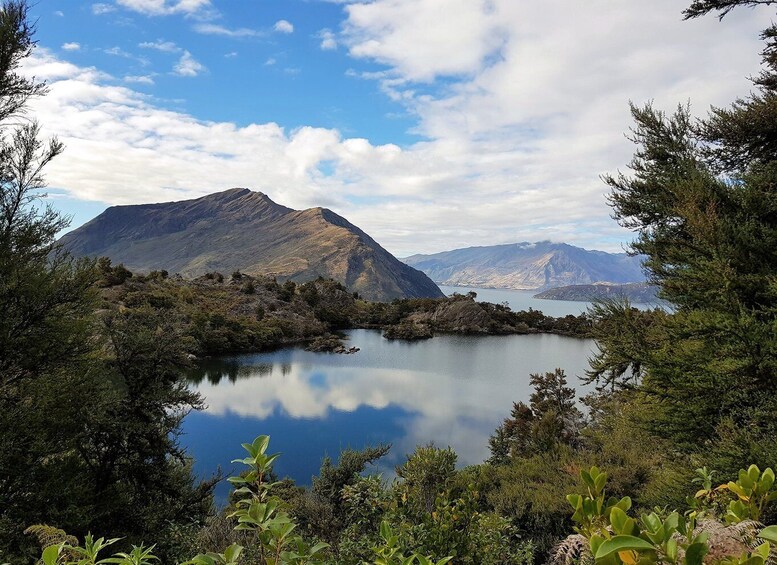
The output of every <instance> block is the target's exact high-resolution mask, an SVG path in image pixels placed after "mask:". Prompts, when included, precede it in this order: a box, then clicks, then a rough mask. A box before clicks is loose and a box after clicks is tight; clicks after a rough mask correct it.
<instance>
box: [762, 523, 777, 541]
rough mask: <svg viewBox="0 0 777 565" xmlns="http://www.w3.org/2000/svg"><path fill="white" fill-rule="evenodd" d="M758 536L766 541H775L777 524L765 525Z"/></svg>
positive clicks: (776, 538)
mask: <svg viewBox="0 0 777 565" xmlns="http://www.w3.org/2000/svg"><path fill="white" fill-rule="evenodd" d="M758 537H759V538H761V539H764V540H766V541H770V542H773V543H777V526H767V527H765V528H764V529H763V530H761V531H760V532H758Z"/></svg>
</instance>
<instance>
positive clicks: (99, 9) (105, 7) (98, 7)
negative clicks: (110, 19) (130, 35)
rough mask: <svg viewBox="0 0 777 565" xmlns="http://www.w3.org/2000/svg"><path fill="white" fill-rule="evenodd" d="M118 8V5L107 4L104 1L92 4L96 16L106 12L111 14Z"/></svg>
mask: <svg viewBox="0 0 777 565" xmlns="http://www.w3.org/2000/svg"><path fill="white" fill-rule="evenodd" d="M115 10H116V6H114V5H113V4H106V3H104V2H97V3H96V4H92V13H93V14H94V15H95V16H102V15H104V14H109V13H111V12H113V11H115Z"/></svg>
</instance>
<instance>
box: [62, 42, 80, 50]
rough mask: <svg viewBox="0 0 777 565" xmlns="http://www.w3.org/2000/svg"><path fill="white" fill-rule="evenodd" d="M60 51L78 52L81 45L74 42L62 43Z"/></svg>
mask: <svg viewBox="0 0 777 565" xmlns="http://www.w3.org/2000/svg"><path fill="white" fill-rule="evenodd" d="M62 49H64V50H65V51H78V50H79V49H81V44H80V43H76V42H75V41H71V42H68V43H63V44H62Z"/></svg>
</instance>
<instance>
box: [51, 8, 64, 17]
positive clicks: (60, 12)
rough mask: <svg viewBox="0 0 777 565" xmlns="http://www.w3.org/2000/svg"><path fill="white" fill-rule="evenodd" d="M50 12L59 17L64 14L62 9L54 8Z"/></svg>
mask: <svg viewBox="0 0 777 565" xmlns="http://www.w3.org/2000/svg"><path fill="white" fill-rule="evenodd" d="M52 14H54V15H55V16H57V17H60V18H62V17H64V16H65V12H63V11H62V10H55V11H53V12H52Z"/></svg>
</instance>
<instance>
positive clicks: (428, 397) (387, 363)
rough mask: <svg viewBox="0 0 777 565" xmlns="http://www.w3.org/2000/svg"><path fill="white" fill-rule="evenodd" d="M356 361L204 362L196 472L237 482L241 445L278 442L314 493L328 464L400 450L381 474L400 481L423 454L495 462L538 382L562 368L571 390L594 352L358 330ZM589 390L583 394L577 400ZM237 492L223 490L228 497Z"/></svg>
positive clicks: (556, 339)
mask: <svg viewBox="0 0 777 565" xmlns="http://www.w3.org/2000/svg"><path fill="white" fill-rule="evenodd" d="M348 337H349V339H348V344H349V345H354V346H357V347H359V348H361V351H359V352H358V353H356V354H353V355H338V354H333V353H311V352H307V351H304V350H303V349H301V348H290V349H283V350H279V351H274V352H270V353H262V354H252V355H239V356H234V357H227V358H219V359H211V360H205V361H203V363H202V364H201V365H200V367H199V368H198V369H197V370H194V371H193V372H192V374H191V378H192V383H193V384H192V386H193V387H195V388H196V389H197V390H199V391H200V392H201V393H202V395H203V396H204V398H205V401H206V403H207V409H206V410H204V411H202V412H193V413H191V414H189V415H188V416H187V417H186V419H185V421H184V423H183V432H184V433H183V435H182V437H181V443H182V444H183V445H184V446H185V447H187V449H188V451H189V453H190V454H191V455H193V456H194V458H195V472H196V473H197V474H198V475H200V476H204V477H207V476H210V475H211V474H212V473H214V472H215V471H216V469H217V468H218V467H221V469H222V470H223V471H224V472H225V473H226V474H227V475H229V474H230V473H232V472H233V471H235V470H239V468H240V467H239V466H236V465H232V464H230V460H231V459H234V458H237V457H242V456H243V452H242V448H241V447H240V443H242V442H248V441H251V440H253V438H254V437H255V436H257V435H259V434H269V435H270V436H272V439H271V451H273V452H281V453H282V454H283V455H282V456H281V457H280V458H279V459H278V460H277V462H276V465H275V467H276V470H277V472H278V473H279V475H280V476H289V477H291V478H293V479H295V480H296V481H297V483H299V484H302V485H309V484H310V480H311V477H312V476H313V475H316V474H317V473H318V469H319V467H320V464H321V459H322V457H324V456H325V455H330V456H332V457H333V458H336V457H337V455H338V453H339V452H340V450H341V449H344V448H348V447H350V448H356V449H358V448H363V447H365V446H367V445H376V444H379V443H391V444H392V449H391V452H390V453H389V455H388V456H387V457H385V458H384V459H383V460H382V461H381V462H380V464H379V466H378V468H377V469H373V471H375V470H377V471H378V472H382V473H384V476H387V477H389V476H391V475H392V471H393V468H394V466H395V465H397V464H399V463H401V462H402V461H404V459H405V456H406V454H408V453H410V452H412V451H413V449H414V448H415V446H416V445H419V444H427V443H429V442H434V444H435V445H437V446H440V447H446V446H449V445H450V446H451V447H453V448H454V449H455V450H456V452H457V454H458V456H459V459H458V462H459V465H468V464H474V463H479V462H481V461H483V460H484V459H485V458H487V457H488V455H489V452H488V438H489V436H490V435H491V433H493V431H494V429H495V428H496V427H497V426H498V425H499V424H500V422H501V420H502V419H503V418H504V417H506V416H507V415H508V414H509V412H510V408H511V407H512V403H513V401H517V400H523V401H528V398H529V394H530V387H529V374H530V373H535V372H541V371H552V370H553V369H555V368H556V367H561V368H563V369H564V370H565V371H566V372H567V375H568V376H569V377H570V378H569V382H570V384H572V385H573V386H577V384H578V383H577V379H576V378H575V375H581V374H583V372H584V371H585V369H586V367H587V358H588V357H589V355H590V354H591V352H592V349H593V347H594V343H593V341H591V340H583V339H576V338H569V337H562V336H556V335H547V334H540V335H511V336H455V335H444V336H437V337H435V338H434V339H431V340H426V341H421V342H401V341H389V340H386V339H384V338H383V337H382V335H381V332H379V331H376V330H352V331H349V332H348ZM582 392H583V391H582V389H581V388H580V387H578V393H579V394H581V393H582ZM228 491H229V485H228V484H226V483H224V482H223V483H222V484H220V485H219V487H218V489H217V497H218V499H219V501H221V502H223V501H224V500H225V497H226V494H227V493H228Z"/></svg>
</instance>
